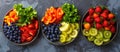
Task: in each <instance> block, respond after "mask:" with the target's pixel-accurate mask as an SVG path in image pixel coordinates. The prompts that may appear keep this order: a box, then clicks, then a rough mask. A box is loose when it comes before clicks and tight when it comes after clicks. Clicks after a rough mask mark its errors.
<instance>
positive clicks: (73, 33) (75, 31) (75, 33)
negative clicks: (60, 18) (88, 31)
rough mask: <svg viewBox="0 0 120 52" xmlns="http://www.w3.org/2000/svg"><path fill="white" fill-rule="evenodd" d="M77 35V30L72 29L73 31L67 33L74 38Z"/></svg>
mask: <svg viewBox="0 0 120 52" xmlns="http://www.w3.org/2000/svg"><path fill="white" fill-rule="evenodd" d="M77 35H78V31H77V30H73V32H72V33H71V34H70V35H69V36H70V37H71V38H75V37H77Z"/></svg>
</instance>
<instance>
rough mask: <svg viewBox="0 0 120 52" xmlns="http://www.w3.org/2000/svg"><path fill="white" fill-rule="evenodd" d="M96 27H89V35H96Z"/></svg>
mask: <svg viewBox="0 0 120 52" xmlns="http://www.w3.org/2000/svg"><path fill="white" fill-rule="evenodd" d="M97 33H98V32H97V29H96V28H90V30H89V34H90V35H91V36H96V35H97Z"/></svg>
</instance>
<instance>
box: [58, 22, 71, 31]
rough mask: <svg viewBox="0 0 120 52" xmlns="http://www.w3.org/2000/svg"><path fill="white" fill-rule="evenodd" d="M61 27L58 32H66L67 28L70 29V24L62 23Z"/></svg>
mask: <svg viewBox="0 0 120 52" xmlns="http://www.w3.org/2000/svg"><path fill="white" fill-rule="evenodd" d="M61 25H62V26H61V27H60V28H59V29H60V31H67V30H68V29H69V27H70V24H69V23H66V22H62V23H61Z"/></svg>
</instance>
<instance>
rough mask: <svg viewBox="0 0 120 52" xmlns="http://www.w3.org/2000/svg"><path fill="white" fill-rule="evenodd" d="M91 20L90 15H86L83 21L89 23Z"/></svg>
mask: <svg viewBox="0 0 120 52" xmlns="http://www.w3.org/2000/svg"><path fill="white" fill-rule="evenodd" d="M92 21H93V20H92V19H91V17H90V16H87V17H86V18H85V22H88V23H91V22H92Z"/></svg>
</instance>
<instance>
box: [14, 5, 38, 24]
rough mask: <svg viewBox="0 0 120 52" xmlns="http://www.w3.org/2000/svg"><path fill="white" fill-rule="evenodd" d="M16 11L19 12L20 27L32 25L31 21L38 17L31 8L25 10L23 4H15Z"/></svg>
mask: <svg viewBox="0 0 120 52" xmlns="http://www.w3.org/2000/svg"><path fill="white" fill-rule="evenodd" d="M14 9H15V10H16V11H17V13H18V16H19V17H20V18H19V20H18V24H17V25H18V26H25V25H27V24H30V22H31V20H33V19H34V18H36V17H37V12H36V10H34V9H33V8H32V7H31V6H29V7H27V8H24V7H23V5H22V4H15V5H14Z"/></svg>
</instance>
